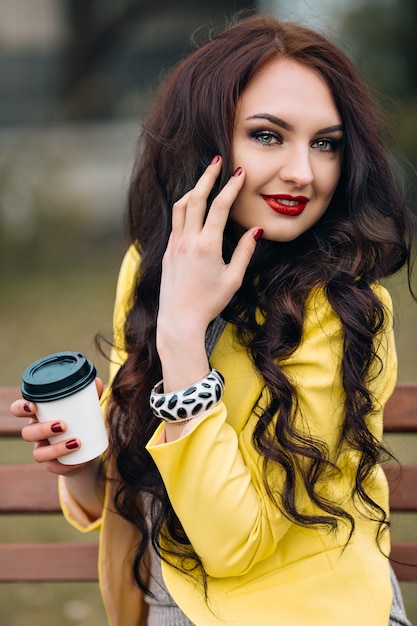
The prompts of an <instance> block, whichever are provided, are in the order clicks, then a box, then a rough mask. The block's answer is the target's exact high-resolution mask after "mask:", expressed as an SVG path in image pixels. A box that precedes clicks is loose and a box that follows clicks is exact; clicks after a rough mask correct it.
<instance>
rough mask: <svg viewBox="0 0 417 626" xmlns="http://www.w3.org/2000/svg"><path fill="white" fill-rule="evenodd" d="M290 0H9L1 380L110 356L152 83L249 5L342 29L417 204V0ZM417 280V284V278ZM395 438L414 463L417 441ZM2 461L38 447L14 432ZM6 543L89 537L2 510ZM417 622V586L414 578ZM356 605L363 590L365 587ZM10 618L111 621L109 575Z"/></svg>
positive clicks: (2, 42) (3, 599)
mask: <svg viewBox="0 0 417 626" xmlns="http://www.w3.org/2000/svg"><path fill="white" fill-rule="evenodd" d="M312 5H313V3H308V2H304V1H302V0H292V1H291V2H289V0H282V1H281V2H280V1H279V0H278V1H276V2H274V1H273V0H271V1H267V0H266V1H259V2H238V1H233V0H227V1H226V0H223V1H221V0H211V2H208V1H207V2H199V3H198V4H197V3H195V2H194V1H193V0H182V1H180V2H176V1H174V2H168V0H166V1H160V2H158V3H152V5H151V3H149V2H145V1H140V0H123V1H120V2H118V3H115V2H111V0H101V1H100V2H98V1H97V0H96V1H95V0H0V77H1V80H0V218H1V219H0V349H1V357H2V358H1V359H0V385H2V386H5V385H18V384H19V383H20V377H21V373H22V371H23V370H24V369H25V367H26V366H27V365H28V364H29V363H31V362H32V361H33V360H35V359H37V358H38V357H40V356H42V355H44V354H48V353H50V352H54V351H57V350H66V349H71V350H72V349H73V350H77V351H78V350H79V351H82V352H84V353H85V354H87V356H88V357H89V358H91V359H92V360H94V361H95V363H96V365H97V367H98V370H99V373H100V375H101V376H102V377H103V378H104V379H106V377H107V363H106V360H105V359H104V358H103V357H102V356H101V355H100V354H99V353H98V351H97V349H96V346H95V341H94V338H95V335H96V334H97V333H101V334H103V335H105V336H108V337H110V335H111V316H112V306H113V298H114V290H115V284H116V279H117V273H118V269H119V265H120V262H121V259H122V256H123V253H124V249H125V241H124V232H123V231H124V228H123V213H124V205H125V193H126V188H127V184H128V180H129V174H130V169H131V165H132V161H133V155H134V151H135V145H136V137H137V134H138V128H139V125H140V122H141V119H142V116H143V114H144V113H145V112H146V110H147V108H148V107H149V103H150V102H151V96H152V93H153V89H154V86H155V84H156V82H157V81H158V79H159V78H160V76H161V73H163V72H164V71H165V69H166V68H168V67H169V66H170V65H172V63H173V62H174V61H175V60H176V59H177V58H179V57H180V56H182V55H183V54H184V53H185V52H186V51H187V50H189V48H190V45H191V44H190V43H189V42H190V37H191V35H192V36H193V37H195V38H196V39H200V38H201V39H203V38H204V37H205V35H206V33H207V32H208V31H209V30H210V28H211V27H212V26H217V25H221V24H222V23H223V22H224V19H225V17H229V16H231V15H232V14H233V12H234V11H235V10H236V9H241V8H249V9H255V10H260V11H261V10H267V11H270V12H275V13H277V14H278V15H280V16H281V17H284V18H288V19H301V20H304V21H306V22H307V23H308V24H312V25H314V26H316V27H317V28H321V29H322V30H323V31H325V32H326V33H327V34H329V35H330V36H332V37H334V38H336V39H337V41H338V42H339V44H340V45H342V46H343V47H344V48H345V49H346V51H347V52H348V54H350V55H351V56H352V57H353V58H354V59H355V60H356V62H357V63H358V65H359V67H360V69H361V70H362V71H363V73H364V74H365V76H366V77H367V79H368V80H369V82H370V84H371V85H372V88H373V89H374V90H375V93H376V95H377V97H378V99H379V100H380V102H381V105H382V106H383V108H384V109H385V111H386V113H387V116H388V118H389V121H390V123H391V125H392V128H393V134H394V139H395V140H396V141H397V142H398V146H397V147H396V148H395V152H396V155H397V157H398V158H399V160H400V163H401V165H402V167H403V168H404V171H405V184H406V185H407V189H408V195H409V198H410V202H411V204H413V205H414V206H415V193H416V188H415V177H414V175H413V167H415V166H416V164H417V83H416V80H415V76H417V67H416V66H417V38H416V37H415V32H414V28H415V24H416V23H417V3H416V2H415V0H380V1H377V0H373V1H371V2H369V1H368V2H365V0H364V1H363V2H362V1H361V0H351V1H347V0H339V1H336V0H335V1H333V2H331V1H330V0H328V1H326V0H320V1H319V0H317V2H315V3H314V5H313V7H312ZM388 284H389V287H390V290H391V293H392V295H393V299H394V306H395V312H396V335H397V346H398V352H399V379H400V380H403V381H405V380H417V366H416V354H417V331H416V319H417V305H416V304H415V303H413V301H412V299H411V296H410V295H409V293H408V291H407V286H406V280H405V276H403V275H400V276H398V277H396V278H395V279H393V280H390V281H389V283H388ZM414 285H415V286H416V281H415V279H414ZM410 440H411V438H404V437H403V436H397V435H396V436H393V437H391V438H390V441H389V445H390V446H392V448H393V450H394V452H395V453H396V455H397V456H398V457H399V458H400V459H401V460H404V461H406V460H407V459H409V460H411V459H414V460H415V458H416V453H417V442H416V441H415V439H414V440H413V441H411V442H410ZM0 456H1V460H2V461H8V462H21V461H22V460H28V461H29V460H30V459H31V449H30V446H28V445H27V444H25V443H24V442H22V441H20V440H12V441H10V442H8V443H7V445H2V446H1V447H0ZM0 535H1V537H2V540H5V539H6V540H10V541H20V540H33V541H37V540H39V541H42V540H49V541H53V540H55V539H56V540H60V539H63V540H66V539H71V540H74V541H84V540H91V537H83V536H81V535H80V534H78V533H76V532H75V531H73V530H72V529H71V528H69V527H68V526H67V524H66V523H65V522H63V520H62V519H61V517H60V516H52V517H51V518H48V520H47V521H45V519H43V518H38V517H37V516H35V517H33V518H30V520H29V521H27V520H26V521H24V520H23V519H21V518H19V517H16V516H10V517H4V516H3V517H2V518H1V519H0ZM393 535H394V537H395V538H409V539H416V535H417V524H416V516H411V517H410V516H406V515H403V516H396V517H395V519H394V528H393ZM402 590H403V593H404V597H405V601H406V605H407V610H408V613H409V617H410V618H411V619H412V621H413V622H414V623H416V624H417V599H416V598H417V593H416V591H417V585H416V584H414V583H404V584H402ZM352 601H354V599H352ZM0 624H2V625H4V626H26V624H27V625H28V626H29V625H30V626H71V625H74V624H78V625H81V626H87V625H88V626H104V625H105V624H106V620H105V616H104V612H103V609H102V606H101V600H100V596H99V592H98V588H97V585H96V584H90V583H88V584H83V585H78V584H76V583H68V584H61V583H59V584H51V585H50V584H40V585H32V584H18V585H1V586H0Z"/></svg>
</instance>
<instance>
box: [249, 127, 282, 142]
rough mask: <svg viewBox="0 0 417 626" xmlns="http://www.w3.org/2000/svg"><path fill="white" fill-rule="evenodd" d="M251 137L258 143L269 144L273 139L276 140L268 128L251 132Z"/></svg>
mask: <svg viewBox="0 0 417 626" xmlns="http://www.w3.org/2000/svg"><path fill="white" fill-rule="evenodd" d="M252 137H253V138H254V139H256V140H257V141H259V143H262V144H265V145H270V144H272V143H273V142H274V141H276V140H277V137H276V135H275V134H274V133H271V132H270V131H268V130H260V131H256V132H254V133H252Z"/></svg>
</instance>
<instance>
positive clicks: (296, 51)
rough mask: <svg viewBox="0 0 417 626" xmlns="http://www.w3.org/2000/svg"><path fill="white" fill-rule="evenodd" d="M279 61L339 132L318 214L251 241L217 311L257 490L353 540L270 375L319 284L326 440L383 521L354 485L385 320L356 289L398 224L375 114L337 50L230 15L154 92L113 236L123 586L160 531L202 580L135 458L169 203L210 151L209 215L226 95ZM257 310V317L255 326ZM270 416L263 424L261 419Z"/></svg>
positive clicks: (159, 492) (385, 261)
mask: <svg viewBox="0 0 417 626" xmlns="http://www.w3.org/2000/svg"><path fill="white" fill-rule="evenodd" d="M279 57H285V58H289V59H293V60H295V61H297V62H299V63H301V64H303V65H305V66H307V67H309V68H311V69H313V70H314V71H315V72H318V74H319V75H320V76H321V77H322V78H323V79H324V80H325V81H326V83H327V85H328V86H329V88H330V90H331V92H332V94H333V97H334V100H335V103H336V106H337V108H338V110H339V112H340V114H341V117H342V123H343V126H344V129H345V142H344V152H343V163H342V173H341V177H340V181H339V184H338V187H337V189H336V192H335V194H334V197H333V199H332V201H331V203H330V206H329V207H328V209H327V211H326V213H325V215H324V216H323V217H322V218H321V219H320V220H319V222H317V223H316V224H315V225H314V226H313V227H312V228H311V229H310V230H309V231H308V232H306V233H304V234H303V235H302V236H300V237H298V238H297V239H296V240H295V241H292V242H289V243H276V242H270V241H264V240H261V241H260V242H259V243H258V246H257V249H256V252H255V255H254V257H253V259H252V261H251V263H250V265H249V268H248V270H247V272H246V275H245V278H244V281H243V284H242V286H241V288H240V289H239V291H238V292H237V293H236V294H235V296H234V297H233V299H232V301H231V302H230V303H229V304H228V306H227V307H226V309H225V311H224V312H223V313H222V315H223V317H224V318H225V319H226V320H227V321H230V322H232V323H233V324H234V325H235V327H236V330H237V332H238V336H239V338H240V340H241V342H242V343H243V344H244V345H245V346H246V347H247V349H248V352H249V354H250V355H251V357H252V359H253V363H254V366H255V368H257V370H258V371H259V373H260V374H261V376H262V378H263V379H264V381H265V385H266V387H267V389H268V391H269V397H270V404H269V406H268V408H267V409H266V410H265V411H262V412H261V411H260V410H259V407H258V409H257V412H258V414H259V419H258V422H257V425H256V428H255V430H254V432H253V445H254V446H255V447H256V449H257V450H258V451H259V452H260V453H261V454H262V455H263V456H264V458H265V467H264V472H265V478H264V480H265V487H266V490H267V491H268V493H269V495H270V497H271V498H273V499H274V501H275V502H276V505H277V506H278V507H280V509H281V510H282V511H283V513H284V514H285V515H287V517H288V518H289V519H291V520H292V521H293V522H295V523H296V524H300V525H303V526H308V525H320V526H325V527H328V528H329V530H334V529H335V528H336V527H337V526H338V523H339V522H340V521H341V520H345V521H347V522H348V524H349V525H350V528H351V532H353V531H354V519H353V517H352V516H351V514H350V513H349V512H348V511H346V510H344V509H343V508H341V507H340V506H339V505H337V504H336V503H333V502H330V501H328V500H327V499H326V498H325V497H323V496H322V495H321V494H320V490H319V488H318V484H319V481H320V479H322V478H323V476H324V475H325V473H327V472H328V471H329V470H331V469H332V466H331V462H330V460H329V455H328V450H327V448H326V445H325V443H324V442H321V441H318V440H316V439H313V438H309V437H308V436H307V435H306V434H305V433H301V432H298V431H297V428H296V426H295V423H294V413H295V409H296V406H297V393H296V389H295V388H294V386H293V385H292V384H291V382H290V381H289V380H288V378H287V377H286V375H285V373H284V371H283V369H282V367H281V364H282V363H283V361H284V360H285V359H286V358H287V357H288V356H289V355H290V354H292V353H293V352H294V350H295V349H296V348H297V346H298V345H299V344H300V341H301V340H302V327H303V319H304V313H305V304H306V299H307V297H308V295H309V293H311V291H312V289H313V288H314V287H317V286H322V287H323V288H324V289H325V293H326V295H327V298H328V300H329V302H330V304H331V306H332V307H333V309H334V311H335V312H336V314H337V316H338V317H339V318H340V321H341V324H342V327H343V332H344V350H343V361H342V364H341V366H342V376H343V385H344V391H345V407H344V412H345V419H344V425H343V432H341V433H340V437H341V441H343V442H344V443H345V445H347V446H350V447H351V448H352V449H353V450H355V451H356V452H357V453H358V458H359V462H358V466H357V468H356V481H355V484H354V486H353V488H352V497H353V498H354V499H359V501H361V502H362V504H364V505H365V507H366V509H367V510H368V512H369V517H370V518H372V519H374V520H376V523H377V528H378V530H377V533H376V536H377V537H378V533H380V532H381V531H382V529H384V528H385V527H386V526H387V525H388V520H387V516H386V513H385V512H384V510H383V509H382V508H381V507H380V506H379V505H378V503H377V502H375V501H374V500H373V499H372V498H371V497H370V495H369V494H368V493H367V490H366V482H367V479H369V477H370V476H371V474H372V472H373V469H374V468H375V466H376V464H378V463H379V462H380V460H381V452H382V450H383V448H382V446H381V445H380V443H379V442H378V441H377V440H376V438H375V437H374V436H373V434H372V433H371V432H370V430H369V428H368V423H367V417H368V416H369V414H370V413H371V412H372V410H373V407H374V402H373V398H372V394H371V392H370V390H369V383H370V378H371V370H372V371H373V368H372V364H373V363H374V362H375V359H376V354H375V347H374V344H375V338H376V335H377V334H378V332H379V331H380V330H381V329H382V328H383V325H384V322H385V318H386V312H385V311H384V307H383V306H382V304H381V302H380V301H379V300H378V298H377V296H376V295H375V292H374V291H373V290H372V289H371V285H372V284H373V283H375V281H378V280H379V279H381V278H383V277H386V276H389V275H391V274H393V273H395V272H396V271H398V270H399V269H400V268H402V267H403V266H405V265H407V266H408V267H409V271H411V270H410V250H411V239H412V236H411V233H412V226H413V225H412V214H411V213H410V212H409V211H408V209H407V208H406V204H405V201H404V197H403V193H402V186H401V184H399V181H398V177H397V175H396V174H394V172H393V167H392V163H391V159H390V157H389V154H388V153H387V151H386V149H385V148H384V145H383V142H382V138H384V141H385V136H384V133H385V127H384V124H383V120H382V118H381V116H380V113H379V111H378V108H377V107H376V106H375V104H374V102H373V99H372V98H371V97H370V95H369V93H368V90H367V88H366V86H365V85H364V83H363V81H362V79H361V78H360V76H359V75H358V73H357V71H356V69H355V68H354V66H353V65H352V63H351V62H350V60H349V59H348V58H347V57H346V56H345V54H344V53H342V52H341V51H339V50H338V49H337V48H336V47H335V45H334V44H333V43H331V42H330V41H329V40H327V39H326V38H325V37H323V36H322V35H320V34H318V33H316V32H314V31H311V30H309V29H307V28H304V27H301V26H299V25H296V24H293V23H282V22H279V21H277V20H275V19H273V18H270V17H266V16H251V17H246V18H244V19H241V20H238V21H235V22H234V23H232V24H230V25H229V26H228V27H227V28H226V29H225V30H223V31H222V32H220V33H219V34H216V35H215V36H213V37H212V38H211V39H210V40H209V41H208V42H206V43H205V44H203V45H201V46H200V47H199V48H197V49H196V50H194V51H193V52H192V53H191V54H190V55H189V56H188V57H187V58H186V59H185V60H183V61H182V62H180V63H179V64H178V65H177V66H176V67H175V68H174V69H173V70H172V71H171V72H170V73H169V74H168V76H167V77H166V79H165V80H164V81H163V83H162V84H161V86H160V89H159V92H158V93H157V96H156V98H155V102H154V105H153V108H152V110H151V112H150V115H149V116H148V118H147V121H146V123H145V124H144V127H143V131H142V132H141V136H140V142H139V146H140V150H139V154H138V158H137V162H136V164H135V167H134V171H133V176H132V180H131V185H130V190H129V197H128V228H129V236H130V241H131V243H133V244H134V245H135V246H136V247H137V249H138V252H139V254H140V259H141V261H140V269H139V270H138V275H137V279H136V284H135V285H132V289H133V305H132V307H131V309H130V311H129V313H128V316H127V319H126V323H125V327H124V342H125V345H124V346H123V348H124V349H125V350H126V353H127V359H126V362H125V363H124V365H123V366H122V367H121V369H120V370H119V372H118V374H117V375H116V377H115V379H114V381H113V383H112V398H111V403H110V408H109V422H110V427H111V450H112V454H113V455H114V458H115V459H116V461H117V470H118V473H119V475H120V479H119V481H118V484H117V492H116V499H115V505H116V507H117V510H118V511H119V513H120V514H121V515H122V516H124V517H125V518H127V519H128V520H129V521H130V522H131V523H132V524H134V525H135V526H136V527H137V528H138V529H139V530H140V531H141V536H142V541H141V542H140V544H139V545H138V546H137V549H136V559H135V562H134V575H135V578H136V581H137V584H138V585H139V586H140V587H141V588H142V589H143V590H145V591H147V589H146V585H145V583H144V578H145V577H144V570H143V567H144V565H143V561H144V559H143V558H142V557H143V556H144V553H145V550H146V546H147V543H148V541H149V540H150V539H151V541H152V542H153V544H154V546H155V548H156V549H157V550H159V549H160V548H159V546H160V537H161V536H162V537H163V539H164V554H163V558H167V559H168V560H169V559H170V557H169V553H170V552H172V554H173V555H176V556H183V557H184V559H186V558H187V561H185V560H184V563H185V562H186V563H187V564H188V567H189V564H190V559H189V557H190V556H191V558H192V559H193V560H192V561H191V562H192V563H194V564H195V567H197V568H198V570H199V571H200V574H201V575H202V576H203V578H204V569H203V567H202V564H201V562H200V561H199V559H198V556H197V555H196V554H194V552H193V549H192V546H191V545H190V542H189V541H188V538H187V536H186V534H185V532H184V530H183V528H182V526H181V523H180V521H179V519H178V518H177V516H176V515H175V512H174V511H173V508H172V506H171V503H170V501H169V498H168V496H167V494H166V490H165V488H164V485H163V482H162V479H161V477H160V475H159V472H158V470H157V468H156V466H155V465H154V463H153V461H152V459H151V457H150V455H149V454H148V453H147V451H146V450H145V444H146V443H147V441H148V440H149V438H150V437H151V435H152V434H153V432H154V430H155V428H156V426H157V421H156V418H155V417H154V416H153V414H152V412H151V410H150V408H149V393H150V390H151V388H152V387H153V385H154V384H155V383H156V381H157V380H159V379H160V378H161V365H160V361H159V358H158V354H157V351H156V347H155V336H156V318H157V309H158V298H159V287H160V278H161V260H162V256H163V254H164V251H165V249H166V246H167V241H168V237H169V234H170V230H171V209H172V205H173V203H174V202H175V201H176V200H178V199H179V198H180V197H182V196H183V195H184V194H185V193H186V192H187V191H188V190H189V189H191V188H192V187H193V186H194V185H195V183H196V181H197V179H198V178H199V177H200V176H201V174H202V173H203V171H204V170H205V168H206V167H207V165H208V164H209V163H210V161H211V160H212V158H213V156H214V155H216V154H220V155H221V156H222V158H223V162H224V167H223V171H222V174H221V176H220V178H219V180H218V181H217V183H216V186H215V188H214V190H213V194H212V196H211V198H210V199H209V205H210V200H211V199H212V197H214V196H215V195H216V194H217V193H218V192H219V190H220V189H221V188H222V187H223V185H224V184H225V183H226V182H227V180H228V179H229V177H230V175H231V168H232V163H231V144H232V137H233V126H234V118H235V112H236V106H237V103H238V101H239V98H240V96H241V95H242V92H243V90H244V89H245V87H246V85H247V84H248V82H249V81H250V80H251V78H252V77H253V76H254V74H255V73H256V72H257V71H258V70H259V69H260V68H261V67H262V66H264V65H265V64H266V63H268V62H269V61H271V60H272V59H275V58H279ZM235 245H236V234H235V231H234V228H233V224H232V223H229V224H228V225H227V226H226V229H225V233H224V258H225V260H226V261H227V260H228V259H229V258H230V255H231V253H232V251H233V249H234V247H235ZM257 310H258V311H259V310H260V311H262V313H263V322H262V323H260V322H259V316H257V315H256V311H257ZM254 410H255V407H254ZM277 411H279V420H274V415H276V413H277ZM272 423H273V424H274V426H273V429H271V425H272ZM271 430H272V434H271ZM271 462H273V463H277V464H279V465H280V466H281V467H282V468H283V470H284V472H285V477H286V479H285V483H284V490H283V493H282V494H279V496H278V495H277V494H276V493H274V490H273V486H272V485H270V484H269V483H268V480H267V467H266V465H267V464H268V463H271ZM300 468H301V475H302V480H303V482H304V485H305V488H306V490H307V493H308V495H309V497H310V499H311V501H312V503H313V504H314V505H315V507H314V509H315V510H316V511H318V513H317V514H315V515H306V514H305V513H303V512H302V511H301V510H299V508H298V507H297V499H296V495H295V492H296V476H297V474H298V472H299V471H300ZM144 493H147V494H149V495H148V496H147V501H148V502H150V507H149V511H148V513H147V515H148V516H149V519H151V530H149V527H148V526H147V524H146V522H145V519H144V516H143V513H142V508H141V506H139V501H141V500H142V498H143V494H144ZM169 546H170V547H169ZM191 569H192V567H191Z"/></svg>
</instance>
